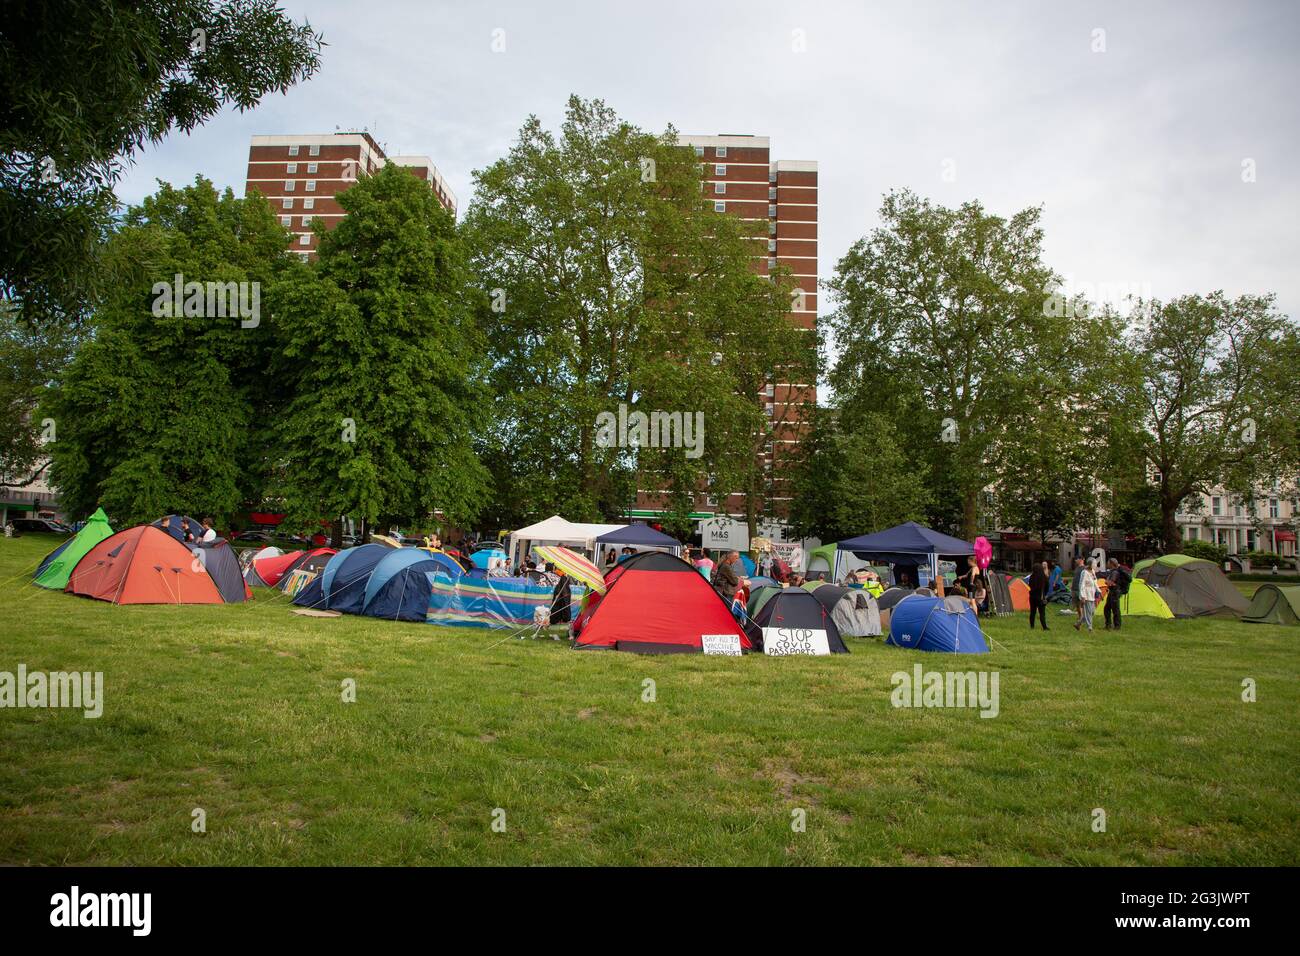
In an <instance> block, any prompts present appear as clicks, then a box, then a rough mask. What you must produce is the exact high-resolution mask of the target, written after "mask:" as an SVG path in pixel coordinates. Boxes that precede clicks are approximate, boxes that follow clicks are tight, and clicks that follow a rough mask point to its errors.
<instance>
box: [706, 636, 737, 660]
mask: <svg viewBox="0 0 1300 956" xmlns="http://www.w3.org/2000/svg"><path fill="white" fill-rule="evenodd" d="M700 644H701V645H702V646H703V647H704V653H705V654H720V655H722V656H723V657H739V656H740V635H739V634H701V635H700Z"/></svg>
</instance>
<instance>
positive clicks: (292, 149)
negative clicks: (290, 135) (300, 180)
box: [289, 146, 298, 156]
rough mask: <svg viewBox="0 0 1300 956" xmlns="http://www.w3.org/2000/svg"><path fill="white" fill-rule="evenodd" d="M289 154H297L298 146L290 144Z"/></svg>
mask: <svg viewBox="0 0 1300 956" xmlns="http://www.w3.org/2000/svg"><path fill="white" fill-rule="evenodd" d="M289 155H290V156H297V155H298V147H297V146H290V147H289Z"/></svg>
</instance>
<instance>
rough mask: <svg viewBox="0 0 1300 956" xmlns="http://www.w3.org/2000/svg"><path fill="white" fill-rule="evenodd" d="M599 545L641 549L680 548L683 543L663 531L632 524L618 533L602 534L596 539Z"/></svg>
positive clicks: (645, 525) (620, 529)
mask: <svg viewBox="0 0 1300 956" xmlns="http://www.w3.org/2000/svg"><path fill="white" fill-rule="evenodd" d="M596 543H597V544H604V545H613V546H615V547H620V548H621V547H624V546H630V547H634V548H635V547H641V548H680V547H681V542H680V541H678V540H677V539H676V538H670V537H669V536H668V535H666V534H664V533H663V532H662V531H656V530H655V529H654V528H652V527H650V526H649V525H647V524H641V523H639V522H638V523H637V524H630V525H628V526H627V527H626V528H619V529H618V530H617V531H609V532H606V533H605V534H602V535H601V536H600V537H599V538H597V539H596Z"/></svg>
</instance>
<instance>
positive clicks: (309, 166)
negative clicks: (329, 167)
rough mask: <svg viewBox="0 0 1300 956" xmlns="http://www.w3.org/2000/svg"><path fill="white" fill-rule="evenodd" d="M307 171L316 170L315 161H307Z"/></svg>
mask: <svg viewBox="0 0 1300 956" xmlns="http://www.w3.org/2000/svg"><path fill="white" fill-rule="evenodd" d="M307 172H309V173H314V172H316V164H315V163H308V164H307Z"/></svg>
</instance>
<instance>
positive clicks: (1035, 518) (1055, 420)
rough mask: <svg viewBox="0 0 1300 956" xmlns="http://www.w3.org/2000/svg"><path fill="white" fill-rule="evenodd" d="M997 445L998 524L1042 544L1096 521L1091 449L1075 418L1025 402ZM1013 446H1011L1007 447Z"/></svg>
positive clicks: (1095, 454) (1095, 496)
mask: <svg viewBox="0 0 1300 956" xmlns="http://www.w3.org/2000/svg"><path fill="white" fill-rule="evenodd" d="M1022 412H1024V414H1023V416H1022V418H1021V419H1020V421H1019V422H1018V423H1017V424H1016V427H1013V428H1009V429H1008V430H1007V432H1006V434H1005V437H1004V440H1003V442H1002V443H1001V445H1002V447H1003V448H1004V449H1005V450H1006V451H1007V453H1008V458H1007V466H1006V467H1004V468H1002V469H1001V474H1000V475H999V477H998V480H997V482H996V484H995V485H994V486H993V487H994V491H993V495H994V501H995V502H996V511H997V516H998V519H999V523H1000V526H1001V527H1005V528H1009V529H1012V530H1015V531H1022V532H1027V533H1029V534H1031V535H1033V536H1034V537H1035V538H1037V539H1038V540H1040V541H1042V542H1043V543H1044V545H1046V542H1047V541H1048V539H1049V537H1058V538H1064V539H1069V538H1071V537H1072V536H1073V535H1074V533H1075V531H1077V530H1078V529H1080V528H1093V527H1095V526H1096V525H1097V521H1096V514H1097V497H1098V496H1097V486H1096V482H1095V478H1094V477H1093V476H1094V475H1095V474H1096V468H1095V465H1096V459H1097V458H1098V455H1097V453H1096V452H1095V451H1094V450H1093V449H1092V448H1091V447H1090V444H1089V442H1088V440H1087V434H1086V432H1085V431H1083V430H1081V428H1080V423H1079V420H1078V419H1077V418H1075V417H1074V416H1071V415H1067V414H1066V413H1065V412H1063V411H1062V410H1061V409H1060V408H1055V407H1052V406H1051V405H1049V406H1047V407H1046V408H1044V407H1043V406H1040V405H1037V404H1034V403H1030V402H1025V403H1022ZM1013 446H1014V447H1013Z"/></svg>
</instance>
